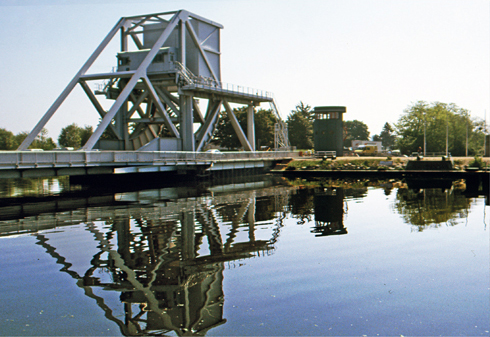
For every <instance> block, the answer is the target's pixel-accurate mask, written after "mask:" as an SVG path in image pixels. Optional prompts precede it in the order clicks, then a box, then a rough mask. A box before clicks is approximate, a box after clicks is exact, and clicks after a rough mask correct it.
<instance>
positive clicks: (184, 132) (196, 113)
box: [18, 10, 287, 151]
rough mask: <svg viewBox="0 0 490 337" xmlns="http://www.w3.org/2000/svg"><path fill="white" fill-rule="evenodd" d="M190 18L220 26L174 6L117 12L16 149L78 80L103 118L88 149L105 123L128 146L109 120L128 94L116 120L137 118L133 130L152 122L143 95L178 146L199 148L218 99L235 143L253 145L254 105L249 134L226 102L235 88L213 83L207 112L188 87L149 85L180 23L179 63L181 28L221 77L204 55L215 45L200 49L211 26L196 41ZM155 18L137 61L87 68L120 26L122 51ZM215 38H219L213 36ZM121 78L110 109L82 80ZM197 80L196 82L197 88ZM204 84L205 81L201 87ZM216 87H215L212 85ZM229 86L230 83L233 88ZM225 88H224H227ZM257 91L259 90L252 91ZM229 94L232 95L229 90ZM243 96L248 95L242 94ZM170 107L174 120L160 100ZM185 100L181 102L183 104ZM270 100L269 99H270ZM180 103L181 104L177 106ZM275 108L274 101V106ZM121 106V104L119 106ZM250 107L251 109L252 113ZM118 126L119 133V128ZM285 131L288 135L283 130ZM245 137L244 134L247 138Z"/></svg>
mask: <svg viewBox="0 0 490 337" xmlns="http://www.w3.org/2000/svg"><path fill="white" fill-rule="evenodd" d="M165 15H172V18H171V19H170V21H166V20H163V19H161V18H160V16H165ZM189 18H193V19H197V20H200V21H203V22H206V23H209V24H211V25H213V26H215V30H216V29H220V28H223V27H222V26H221V25H220V24H217V23H215V22H213V21H210V20H207V19H205V18H202V17H200V16H198V15H195V14H192V13H189V12H187V11H183V10H181V11H175V12H164V13H157V14H149V15H144V16H134V17H126V18H121V19H120V20H119V21H118V23H117V24H116V25H115V26H114V27H113V28H112V30H111V31H110V32H109V34H108V35H107V36H106V37H105V38H104V40H103V41H102V42H101V43H100V45H99V46H98V47H97V48H96V50H95V51H94V53H93V54H92V55H91V56H90V57H89V59H88V60H87V61H86V62H85V64H84V65H83V66H82V68H81V69H80V70H79V71H78V73H77V74H76V75H75V77H74V78H73V79H72V80H71V81H70V83H69V84H68V86H67V87H66V88H65V89H64V90H63V92H62V93H61V95H60V96H59V97H58V98H57V99H56V101H55V102H54V103H53V105H52V106H51V107H50V108H49V109H48V111H47V112H46V113H45V115H44V116H43V117H42V118H41V120H40V121H39V122H38V124H37V125H36V126H35V127H34V128H33V130H32V131H31V133H30V134H29V135H28V136H27V137H26V139H25V140H24V141H23V142H22V144H21V145H20V146H19V148H18V150H26V149H27V148H28V147H29V146H30V144H31V143H32V142H33V141H34V139H35V138H36V137H37V135H38V134H39V132H40V131H41V130H42V129H43V128H44V126H45V125H46V123H47V122H48V121H49V119H50V118H51V117H52V116H53V115H54V113H55V112H56V111H57V110H58V108H59V107H60V106H61V104H62V103H63V102H64V100H65V99H66V98H67V97H68V96H69V94H70V93H71V92H72V91H73V89H74V87H75V86H76V84H77V83H80V85H81V87H82V89H83V90H84V92H85V93H86V94H87V96H88V98H89V100H90V101H91V103H92V104H93V105H94V107H95V109H96V111H97V112H98V114H99V115H100V117H101V118H102V120H101V122H100V124H99V125H98V126H97V128H96V129H95V131H94V133H93V134H92V136H91V137H90V138H89V140H88V141H87V142H86V144H85V145H84V146H83V147H82V149H83V150H91V149H93V147H94V146H95V144H96V143H97V142H98V140H99V139H100V137H101V136H102V134H103V132H104V131H105V130H106V129H107V128H110V130H111V133H112V134H114V135H115V136H116V138H117V139H119V140H124V144H125V148H126V149H127V146H129V143H128V141H129V139H128V134H127V126H126V130H125V129H124V127H119V129H118V128H116V127H115V126H114V125H113V124H112V121H113V120H114V118H115V117H116V115H118V113H119V112H120V111H121V108H123V106H124V105H125V104H127V102H128V99H131V100H132V104H133V105H132V107H131V108H130V109H129V110H127V108H126V110H127V112H126V113H125V116H120V117H119V118H118V119H117V121H120V123H122V124H123V125H126V124H125V123H127V122H135V123H137V124H138V126H137V128H136V130H139V132H141V131H142V130H143V129H144V128H145V127H144V126H142V125H141V124H142V123H143V124H144V123H150V122H153V123H154V122H155V119H152V120H150V119H148V115H149V113H147V114H145V113H144V112H143V111H142V109H141V106H140V105H141V104H142V103H143V101H145V100H147V99H151V103H148V105H147V108H148V106H149V105H150V104H154V105H155V106H156V110H157V113H158V115H160V117H159V118H158V119H157V120H158V122H160V123H161V122H163V124H165V126H166V127H167V129H168V130H169V132H170V133H171V135H172V136H173V137H174V138H177V139H182V143H183V148H182V149H183V150H184V151H194V150H195V149H197V150H199V151H200V150H202V149H203V148H204V145H205V142H206V141H208V140H209V139H211V137H212V133H213V130H214V126H215V125H216V122H217V115H218V112H219V107H220V105H221V104H222V105H223V107H224V108H225V110H226V112H227V116H228V118H229V119H230V121H231V123H232V125H233V128H234V130H235V133H236V134H237V136H238V138H239V140H240V143H241V144H242V145H243V147H244V149H245V150H246V151H254V150H255V139H254V138H255V133H254V122H253V109H254V107H253V105H255V104H257V103H253V102H250V103H249V108H248V109H249V110H248V118H247V126H248V128H247V129H248V130H249V131H248V134H247V135H245V134H244V132H243V130H242V128H241V127H240V124H239V123H238V121H237V119H236V116H235V114H234V112H233V110H232V109H231V107H230V105H229V103H228V102H229V101H233V95H236V92H233V91H230V92H229V93H227V90H224V91H223V89H222V88H219V87H218V88H217V89H219V90H221V98H219V99H218V101H219V102H220V103H219V104H218V105H217V106H216V101H214V100H212V99H209V101H208V112H209V113H208V114H207V115H206V116H205V117H204V116H203V115H202V113H201V112H200V109H199V106H198V104H197V102H196V101H195V100H194V93H193V91H192V90H189V89H191V88H187V90H186V91H185V93H184V92H180V91H179V95H180V96H181V98H182V97H186V98H185V99H180V100H179V99H178V98H176V97H175V96H173V95H172V94H171V93H170V92H169V91H167V90H166V89H165V88H163V87H159V86H154V85H153V84H152V81H151V79H150V78H148V75H147V69H148V67H149V65H150V64H151V62H152V61H153V59H154V58H155V56H156V55H157V53H158V52H159V50H160V48H162V46H163V45H164V44H165V42H166V41H167V39H168V38H169V37H170V35H171V34H172V33H173V32H174V30H175V29H177V28H179V29H180V39H181V41H180V45H181V60H182V62H183V66H184V67H185V60H186V54H185V52H186V51H185V46H186V42H185V40H186V36H185V35H186V32H188V33H189V36H190V37H191V39H192V41H193V43H194V45H195V46H196V48H197V49H198V51H199V55H200V57H202V60H203V61H204V63H205V65H206V67H207V68H208V70H209V72H210V73H211V74H212V76H213V78H214V80H215V81H216V82H217V83H221V82H220V78H219V77H218V75H217V74H216V73H215V71H214V70H213V67H212V65H211V63H210V61H209V59H208V58H207V56H206V51H209V52H213V53H219V51H217V50H211V49H210V48H206V51H205V50H204V49H203V46H202V45H203V44H204V42H205V41H206V40H207V39H208V38H209V37H210V36H211V35H212V34H213V33H214V32H211V33H210V34H208V36H207V37H206V38H205V39H204V40H203V41H200V40H199V38H198V36H197V34H196V31H195V30H194V27H193V26H192V25H191V24H190V22H189V21H188V20H189ZM151 21H153V22H155V21H157V22H158V21H160V22H165V23H168V25H167V26H166V28H165V29H164V30H163V32H162V33H161V35H160V36H159V37H158V39H157V41H156V42H155V43H154V44H153V46H152V47H151V49H150V50H149V52H148V54H147V55H146V57H145V58H144V60H143V61H142V62H141V64H140V65H139V67H138V68H137V69H136V70H135V71H118V72H115V73H102V74H86V72H87V71H88V69H89V68H90V67H91V66H92V64H93V63H94V62H95V60H96V59H97V58H98V57H99V55H100V54H101V53H102V52H103V50H104V49H105V48H106V46H107V45H108V44H109V43H110V42H111V41H112V39H113V38H114V36H115V35H116V34H117V33H118V32H119V31H120V32H121V51H123V52H124V51H127V48H128V41H127V38H128V36H131V38H132V39H133V41H134V43H135V45H136V46H137V48H138V49H142V48H143V44H142V43H141V41H140V40H139V38H138V36H137V35H139V34H143V31H137V30H136V29H138V28H141V27H142V26H143V24H145V23H147V22H151ZM217 38H218V40H219V38H220V37H219V34H218V37H217ZM218 43H219V41H218ZM122 78H128V79H129V80H128V82H127V83H126V85H125V86H124V88H123V89H122V91H121V92H120V93H119V95H118V96H117V98H116V100H115V102H114V103H113V104H112V106H111V108H110V109H109V111H105V110H104V109H103V108H102V106H101V104H100V103H99V101H98V100H97V98H96V97H95V95H94V93H93V92H92V90H91V89H90V88H89V87H88V84H87V83H86V81H89V80H100V79H111V80H115V79H122ZM137 85H138V86H140V87H141V85H142V86H143V88H144V89H145V90H144V91H143V94H142V95H140V97H138V98H136V97H134V95H133V94H132V92H133V89H135V87H136V86H137ZM198 87H199V86H196V88H198ZM203 88H204V87H203ZM215 89H216V88H215ZM232 89H233V88H232ZM228 91H229V90H228ZM257 93H258V92H257ZM228 95H231V96H228ZM245 96H247V95H245ZM257 98H258V99H259V101H258V102H259V103H258V104H260V100H261V99H264V98H263V97H260V96H257ZM265 100H266V101H269V102H271V101H272V99H271V98H269V97H266V98H265ZM162 101H163V102H165V104H166V105H167V106H168V107H169V108H170V110H171V111H172V112H173V113H174V114H175V115H176V116H177V117H178V119H177V120H174V119H173V118H171V117H170V116H169V114H168V112H167V111H166V109H165V107H164V106H163V102H162ZM184 102H185V104H183V103H184ZM272 102H273V101H272ZM178 106H180V109H179V107H178ZM183 107H185V109H184V110H185V111H182V108H183ZM274 108H275V106H274ZM122 110H124V109H122ZM274 111H275V112H276V115H277V117H279V119H280V116H279V115H278V112H277V109H274ZM135 112H137V113H138V114H139V116H140V117H141V118H140V119H131V116H132V115H133V114H134V113H135ZM251 112H252V113H251ZM194 119H196V120H197V122H199V123H201V128H200V130H198V132H197V133H196V135H194V131H193V127H192V124H193V123H194V122H195V121H194ZM174 122H180V123H181V125H180V132H179V130H178V129H177V128H176V126H175V125H174ZM148 130H149V131H150V132H151V133H152V134H153V136H154V137H158V135H157V134H156V129H155V128H154V127H152V126H151V125H149V124H148ZM121 131H122V133H123V134H121ZM286 137H287V136H286ZM247 138H248V139H247Z"/></svg>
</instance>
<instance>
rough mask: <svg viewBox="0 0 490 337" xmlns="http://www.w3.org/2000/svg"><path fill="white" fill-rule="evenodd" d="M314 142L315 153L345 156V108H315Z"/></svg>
mask: <svg viewBox="0 0 490 337" xmlns="http://www.w3.org/2000/svg"><path fill="white" fill-rule="evenodd" d="M313 112H314V114H315V120H314V122H313V141H314V143H315V145H314V149H315V151H335V152H336V155H337V156H342V155H343V148H344V146H343V142H344V138H343V134H344V128H343V122H342V120H343V116H342V115H343V114H344V113H345V112H346V108H345V106H317V107H315V108H313Z"/></svg>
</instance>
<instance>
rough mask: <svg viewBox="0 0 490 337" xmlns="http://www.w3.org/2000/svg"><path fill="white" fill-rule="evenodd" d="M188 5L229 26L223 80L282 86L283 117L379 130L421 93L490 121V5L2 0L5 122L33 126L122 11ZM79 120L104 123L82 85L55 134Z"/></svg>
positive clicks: (104, 62) (394, 0) (108, 61)
mask: <svg viewBox="0 0 490 337" xmlns="http://www.w3.org/2000/svg"><path fill="white" fill-rule="evenodd" d="M178 9H186V10H188V11H190V12H193V13H196V14H198V15H201V16H203V17H205V18H207V19H210V20H213V21H215V22H218V23H220V24H222V25H223V26H224V29H223V30H222V35H221V37H222V38H221V51H222V55H221V61H222V69H221V71H222V80H223V81H224V82H228V83H233V84H237V85H243V86H248V87H253V88H257V89H262V90H267V91H271V92H273V93H274V95H275V98H276V101H277V103H278V105H279V108H280V111H281V114H282V116H283V118H286V117H287V115H288V114H289V113H290V111H291V110H293V109H294V108H295V106H296V105H297V104H298V103H299V102H300V101H303V102H304V103H306V104H309V105H310V106H313V107H314V106H324V105H344V106H346V107H347V114H346V115H345V116H344V119H347V120H354V119H357V120H360V121H363V122H364V123H366V124H367V125H368V127H369V131H370V132H371V135H374V134H379V132H380V131H381V129H382V127H383V125H384V123H385V122H390V123H393V122H396V121H397V120H398V118H399V117H400V115H401V114H402V113H403V110H404V109H405V108H407V107H408V106H409V105H411V104H412V103H414V102H416V101H419V100H425V101H428V102H434V101H439V102H445V103H455V104H457V105H458V106H459V107H462V108H465V109H468V110H470V112H471V114H472V116H473V117H479V118H482V119H483V117H484V114H485V110H486V113H487V119H489V118H490V2H489V1H488V0H471V1H468V0H407V1H403V0H342V1H341V0H258V1H255V0H233V1H230V0H179V1H172V0H166V1H144V0H142V1H129V0H127V1H124V0H117V1H116V0H113V1H111V0H83V1H82V0H73V1H69V0H64V1H63V0H49V1H48V0H38V1H36V0H0V23H1V25H2V29H1V31H0V47H1V50H2V52H1V53H0V116H1V120H0V128H6V129H8V130H11V131H13V132H14V133H17V132H20V131H30V130H31V129H32V128H33V127H34V125H35V124H36V123H37V121H38V120H39V119H40V118H41V117H42V115H43V114H44V113H45V112H46V110H47V109H48V108H49V107H50V105H51V104H52V103H53V102H54V100H55V99H56V98H57V97H58V95H59V94H60V93H61V91H62V90H63V89H64V88H65V86H66V85H67V84H68V82H69V81H70V80H71V79H72V78H73V76H74V75H75V74H76V73H77V71H78V70H79V68H80V67H81V66H82V65H83V63H84V62H85V61H86V60H87V58H88V57H89V56H90V55H91V54H92V52H93V51H94V50H95V48H96V47H97V46H98V45H99V43H100V42H101V41H102V39H103V38H104V37H105V36H106V35H107V33H108V32H109V30H110V29H111V28H112V27H113V26H114V25H115V24H116V22H117V21H118V19H119V18H120V17H123V16H133V15H139V14H148V13H157V12H166V11H173V10H178ZM116 40H117V39H116ZM116 44H117V41H116ZM115 48H116V47H114V48H113V51H112V50H109V51H108V54H106V55H104V56H103V57H101V58H100V59H99V60H98V61H97V63H96V65H94V67H92V69H91V71H90V72H107V71H110V70H111V68H112V67H113V66H115V65H116V62H115V61H116V58H115V53H116V49H115ZM264 107H265V108H268V105H267V106H266V105H264ZM73 122H75V123H77V124H79V125H80V126H83V125H86V124H87V125H93V126H95V125H96V124H97V122H98V114H97V113H96V112H95V110H94V109H93V108H92V105H91V104H90V102H89V101H88V99H87V98H86V96H85V94H84V93H83V92H82V90H81V89H80V88H78V89H77V90H76V91H75V92H74V93H73V94H72V95H71V96H70V98H69V99H68V100H67V101H66V103H65V104H63V106H62V108H61V109H60V110H59V111H58V112H57V114H55V116H54V117H53V118H52V119H51V121H50V122H49V123H48V124H47V128H48V130H49V136H51V137H53V139H57V137H58V134H59V132H60V130H61V128H62V127H64V126H66V125H68V124H71V123H73Z"/></svg>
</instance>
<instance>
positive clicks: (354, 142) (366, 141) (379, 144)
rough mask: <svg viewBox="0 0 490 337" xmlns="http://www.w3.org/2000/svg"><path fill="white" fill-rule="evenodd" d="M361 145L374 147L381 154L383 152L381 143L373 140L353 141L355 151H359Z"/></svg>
mask: <svg viewBox="0 0 490 337" xmlns="http://www.w3.org/2000/svg"><path fill="white" fill-rule="evenodd" d="M361 145H374V146H376V147H377V149H378V152H381V150H382V145H381V142H377V141H376V142H375V141H372V140H353V141H352V149H353V150H355V149H357V148H358V147H359V146H361Z"/></svg>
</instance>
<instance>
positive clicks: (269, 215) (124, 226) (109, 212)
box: [0, 182, 294, 335]
mask: <svg viewBox="0 0 490 337" xmlns="http://www.w3.org/2000/svg"><path fill="white" fill-rule="evenodd" d="M259 187H261V188H259ZM234 188H240V189H243V188H245V190H241V191H236V190H234ZM252 188H253V189H252ZM257 188H259V189H257ZM247 189H248V190H247ZM293 191H294V189H291V188H290V187H288V186H281V185H279V186H273V185H271V184H270V183H268V182H256V183H250V184H238V185H228V186H217V187H211V188H210V192H211V194H212V197H210V196H203V197H195V196H191V197H186V198H179V199H175V200H171V199H167V200H165V197H167V198H168V197H169V196H172V195H174V193H173V192H175V190H173V189H161V190H153V191H139V192H129V193H120V194H116V195H115V199H117V200H118V201H119V202H120V203H123V204H126V203H128V202H132V201H135V202H136V203H135V204H132V205H131V204H129V205H126V206H124V207H93V208H87V209H84V210H73V211H71V212H63V213H62V214H57V215H56V216H57V217H58V218H55V219H56V220H55V222H52V223H51V225H50V226H49V227H51V228H54V227H59V226H62V225H65V226H66V224H69V225H79V226H80V225H81V226H83V229H84V232H88V233H89V234H90V237H92V239H93V241H94V243H95V244H96V246H97V250H98V251H97V253H96V254H95V255H93V256H91V255H89V254H86V255H87V256H84V257H81V256H80V255H77V256H74V255H73V254H74V253H73V252H70V249H67V247H58V246H57V245H56V234H53V233H52V232H51V231H50V230H47V231H46V230H45V231H42V232H39V231H38V229H39V228H36V227H37V225H36V222H38V221H39V218H38V216H33V217H31V218H25V219H23V220H22V229H20V228H19V227H18V229H19V232H25V231H30V230H29V228H31V230H32V231H33V232H36V234H35V236H36V238H37V244H39V245H40V246H42V247H43V248H44V249H45V251H46V252H47V253H48V254H49V255H51V256H52V257H53V258H54V259H55V260H56V262H57V263H58V264H61V265H62V269H61V271H63V272H65V273H67V274H68V275H70V276H71V277H72V278H73V279H74V280H75V281H76V284H77V286H78V287H80V288H81V289H83V291H84V293H85V295H86V296H88V297H90V298H92V299H93V300H95V302H96V303H97V305H98V306H99V307H100V308H101V309H102V310H103V311H104V315H105V317H106V318H108V319H109V320H111V321H113V322H114V323H116V324H117V325H118V326H119V329H120V331H121V333H122V334H124V335H147V334H152V335H158V334H166V333H169V332H174V333H176V334H178V335H203V334H205V333H206V331H208V330H209V329H211V328H213V327H216V326H218V325H220V324H223V323H225V322H226V319H224V318H223V304H224V294H223V270H224V269H225V268H226V266H232V264H233V261H237V260H243V259H248V258H254V257H260V256H264V255H269V254H271V253H272V252H273V250H274V249H275V248H274V244H275V243H276V240H277V238H278V236H279V233H280V230H281V227H282V226H283V224H282V219H283V216H282V215H280V214H282V213H281V211H282V210H283V207H284V206H285V205H287V202H288V199H289V198H288V196H289V194H290V193H293ZM180 192H181V193H182V191H180ZM187 192H188V193H190V192H191V191H187ZM191 194H192V193H191ZM155 195H156V196H159V198H160V200H159V199H158V198H157V199H154V198H153V197H152V196H155ZM162 197H163V198H164V199H163V200H162V199H161V198H162ZM150 200H151V201H150ZM19 221H20V220H19ZM29 221H32V223H29ZM9 222H10V226H5V225H7V223H9ZM14 223H15V222H14V221H12V220H10V221H6V222H4V223H3V224H1V223H0V224H1V225H2V228H3V229H4V230H6V231H3V234H2V235H8V233H7V232H8V231H9V230H8V229H10V233H11V234H12V233H13V232H15V230H14V228H15V226H13V225H14ZM18 226H20V225H19V224H18ZM43 229H47V228H46V227H44V228H43ZM72 242H76V240H74V241H72ZM77 254H79V252H77ZM80 259H84V260H85V262H86V263H88V261H90V265H89V267H88V268H85V269H82V270H81V268H80V263H78V265H77V264H76V263H75V262H73V261H74V260H80ZM86 263H85V264H86ZM230 263H232V264H231V265H230ZM82 264H83V263H82ZM114 291H115V292H118V293H119V306H120V307H119V308H115V307H114V301H113V300H110V299H108V298H106V297H111V296H113V295H112V294H113V292H114ZM121 311H123V312H124V319H122V318H121V315H118V314H116V313H120V312H121Z"/></svg>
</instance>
